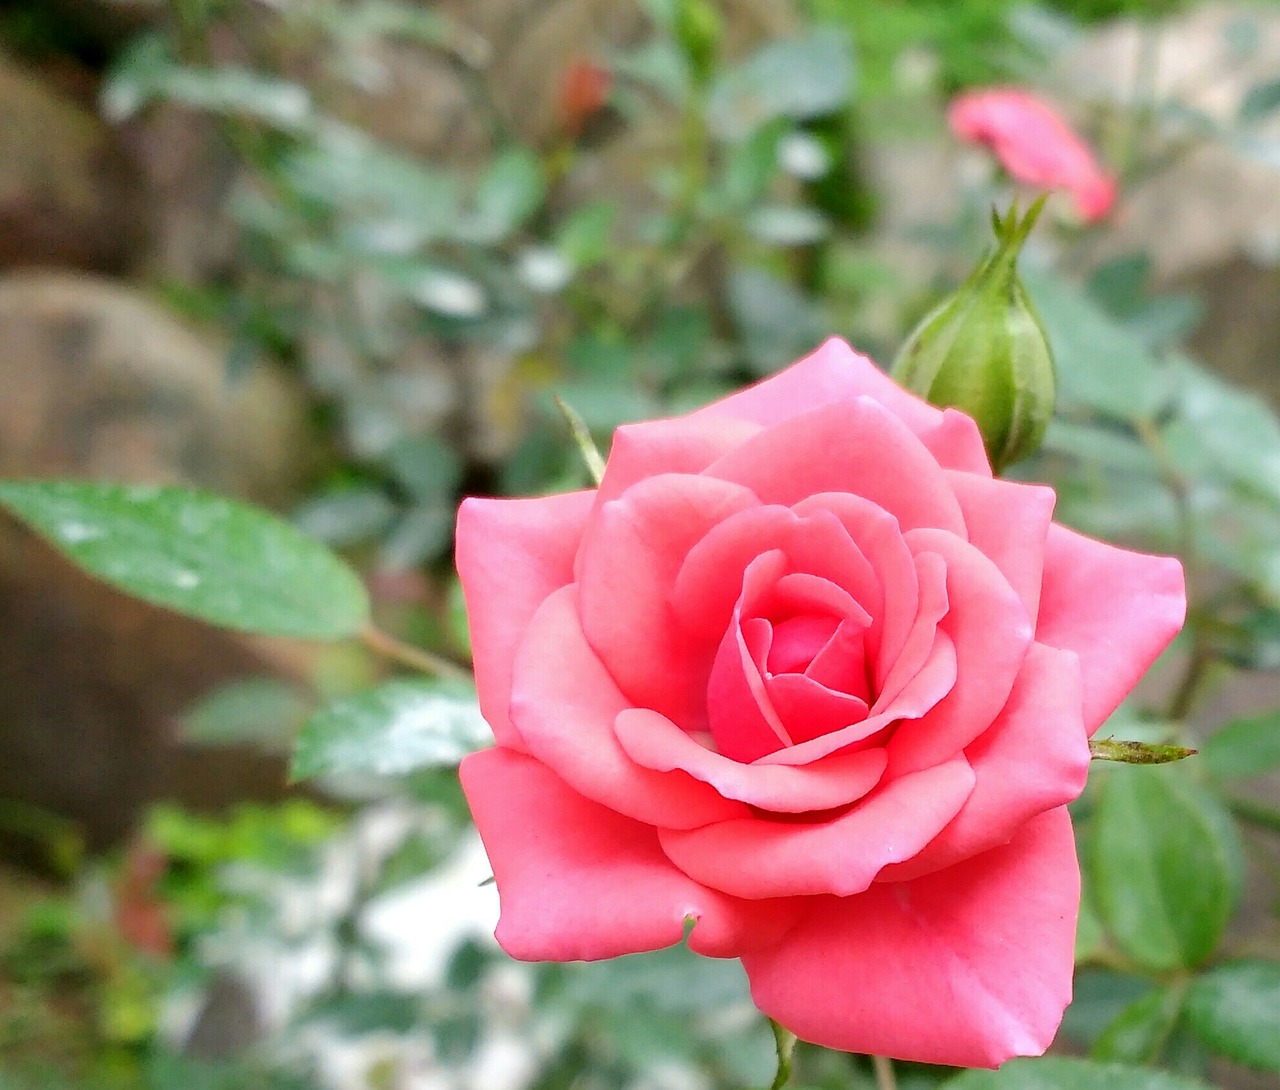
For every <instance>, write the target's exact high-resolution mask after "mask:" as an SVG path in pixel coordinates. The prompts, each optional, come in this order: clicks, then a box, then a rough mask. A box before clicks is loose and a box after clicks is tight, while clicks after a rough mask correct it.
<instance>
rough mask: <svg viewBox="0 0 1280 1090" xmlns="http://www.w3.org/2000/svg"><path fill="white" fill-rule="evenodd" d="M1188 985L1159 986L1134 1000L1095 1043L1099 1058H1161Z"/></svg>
mask: <svg viewBox="0 0 1280 1090" xmlns="http://www.w3.org/2000/svg"><path fill="white" fill-rule="evenodd" d="M1185 999H1186V989H1185V988H1181V987H1173V988H1168V989H1161V988H1156V989H1153V990H1152V991H1150V992H1148V993H1147V994H1146V995H1144V996H1143V997H1142V998H1141V999H1139V1000H1137V1001H1135V1002H1134V1003H1131V1004H1130V1005H1129V1006H1127V1007H1126V1008H1125V1009H1124V1010H1123V1011H1121V1012H1120V1015H1119V1017H1118V1018H1116V1020H1115V1021H1114V1022H1112V1023H1111V1025H1109V1026H1108V1027H1107V1028H1106V1030H1105V1031H1104V1032H1103V1034H1102V1036H1101V1037H1100V1038H1098V1040H1097V1041H1096V1042H1095V1043H1094V1046H1093V1049H1092V1053H1091V1054H1092V1056H1093V1058H1094V1059H1095V1060H1117V1061H1120V1062H1122V1063H1135V1064H1149V1063H1153V1062H1154V1061H1155V1060H1156V1059H1158V1058H1159V1056H1160V1054H1161V1053H1162V1052H1163V1051H1164V1047H1165V1044H1166V1043H1167V1042H1168V1040H1169V1037H1170V1035H1171V1034H1172V1033H1173V1029H1174V1026H1175V1025H1176V1024H1177V1021H1178V1016H1179V1015H1180V1014H1181V1013H1182V1004H1183V1001H1184V1000H1185Z"/></svg>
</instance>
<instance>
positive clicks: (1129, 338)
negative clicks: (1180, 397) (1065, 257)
mask: <svg viewBox="0 0 1280 1090" xmlns="http://www.w3.org/2000/svg"><path fill="white" fill-rule="evenodd" d="M1021 275H1022V281H1023V283H1024V284H1025V285H1026V288H1027V292H1028V294H1029V295H1030V296H1031V299H1032V301H1033V302H1034V303H1035V305H1036V310H1037V311H1038V312H1039V315H1040V318H1041V320H1042V321H1043V323H1044V327H1045V332H1046V333H1047V334H1048V337H1049V344H1050V346H1051V347H1052V349H1053V354H1054V359H1055V360H1056V362H1057V369H1058V382H1059V390H1058V395H1059V407H1060V408H1061V409H1071V408H1073V407H1080V408H1085V409H1091V410H1093V411H1095V412H1099V413H1102V414H1103V415H1105V416H1109V417H1111V418H1112V419H1115V420H1126V421H1127V420H1148V419H1151V418H1152V417H1154V416H1155V415H1156V414H1157V412H1158V411H1159V410H1160V408H1161V407H1162V406H1163V405H1164V404H1165V402H1166V401H1167V400H1168V397H1169V380H1168V378H1167V376H1166V375H1165V374H1164V373H1163V371H1162V370H1161V369H1160V367H1159V365H1158V363H1157V361H1156V359H1155V357H1154V356H1152V354H1151V353H1150V352H1149V351H1148V350H1147V347H1146V345H1144V344H1143V343H1142V341H1141V340H1140V339H1139V338H1138V337H1136V336H1135V335H1134V334H1133V333H1131V332H1130V331H1129V330H1127V329H1125V328H1124V327H1123V326H1122V325H1120V323H1118V322H1117V321H1116V320H1115V319H1114V318H1112V317H1111V316H1110V315H1108V314H1107V313H1106V312H1105V311H1104V310H1103V309H1102V308H1101V307H1099V306H1098V305H1097V303H1096V302H1094V301H1093V300H1092V299H1090V298H1089V297H1088V296H1087V295H1085V294H1084V293H1083V292H1081V291H1079V290H1078V289H1076V288H1074V287H1072V286H1071V285H1069V284H1067V283H1066V282H1064V281H1063V280H1061V279H1059V278H1058V277H1056V276H1054V275H1053V274H1051V273H1049V272H1046V271H1044V270H1043V269H1035V268H1023V269H1022V270H1021Z"/></svg>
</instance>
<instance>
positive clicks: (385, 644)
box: [360, 624, 471, 681]
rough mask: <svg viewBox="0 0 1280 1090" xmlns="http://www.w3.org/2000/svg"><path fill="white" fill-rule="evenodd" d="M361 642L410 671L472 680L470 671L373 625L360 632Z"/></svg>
mask: <svg viewBox="0 0 1280 1090" xmlns="http://www.w3.org/2000/svg"><path fill="white" fill-rule="evenodd" d="M360 640H361V642H362V643H363V644H364V645H365V646H366V647H367V648H369V650H370V651H373V652H374V653H375V654H378V655H381V656H382V657H383V658H388V659H391V660H392V661H394V662H398V663H400V664H401V665H403V666H408V667H409V668H410V669H413V670H419V671H421V672H422V673H424V674H432V675H434V676H435V677H443V678H449V679H450V680H451V681H470V680H471V671H470V670H467V669H465V668H464V667H462V666H459V665H458V664H457V663H456V662H452V661H451V660H449V659H446V658H443V657H442V656H440V655H436V654H433V653H432V652H430V651H424V650H423V649H422V648H421V647H413V646H411V645H410V644H407V643H402V642H401V641H400V640H398V639H396V638H395V637H394V636H392V635H389V634H388V633H386V632H383V631H382V629H380V628H377V627H376V626H374V625H373V624H367V625H365V626H364V628H362V629H361V630H360Z"/></svg>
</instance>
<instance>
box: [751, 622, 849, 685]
mask: <svg viewBox="0 0 1280 1090" xmlns="http://www.w3.org/2000/svg"><path fill="white" fill-rule="evenodd" d="M839 627H840V621H839V620H838V619H837V618H835V617H832V616H830V615H829V614H826V615H824V614H818V615H817V616H813V615H809V616H803V615H802V616H799V617H792V618H791V619H790V620H786V621H782V622H781V623H778V624H775V625H774V626H773V642H772V643H771V644H770V645H769V657H768V659H766V660H765V666H766V667H767V669H768V670H769V672H770V673H772V674H783V673H791V672H792V671H802V670H804V668H805V667H806V666H807V665H809V663H810V662H812V661H813V657H814V656H815V655H816V654H817V653H818V652H819V651H821V650H822V649H823V648H824V647H825V646H826V645H827V642H828V641H829V640H830V639H831V637H832V636H834V635H835V634H836V630H837V629H838V628H839Z"/></svg>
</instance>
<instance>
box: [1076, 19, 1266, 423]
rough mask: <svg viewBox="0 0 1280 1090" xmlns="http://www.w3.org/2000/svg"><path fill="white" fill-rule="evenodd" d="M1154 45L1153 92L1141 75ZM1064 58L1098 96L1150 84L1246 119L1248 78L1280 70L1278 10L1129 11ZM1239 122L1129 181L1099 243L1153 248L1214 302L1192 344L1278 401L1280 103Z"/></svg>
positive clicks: (1156, 258)
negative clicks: (1151, 18) (1154, 19)
mask: <svg viewBox="0 0 1280 1090" xmlns="http://www.w3.org/2000/svg"><path fill="white" fill-rule="evenodd" d="M1144 34H1145V35H1149V36H1150V37H1148V38H1147V40H1146V41H1145V42H1144V38H1143V36H1144ZM1144 46H1145V48H1146V49H1147V50H1148V51H1149V52H1148V64H1149V68H1148V71H1149V73H1150V76H1149V91H1146V92H1144V91H1142V90H1141V87H1142V81H1141V79H1140V75H1139V73H1140V65H1141V64H1142V60H1141V57H1142V54H1143V49H1144ZM1061 70H1062V73H1063V75H1064V78H1065V79H1066V80H1067V81H1069V83H1070V85H1071V86H1073V87H1076V88H1079V89H1080V92H1081V93H1083V95H1084V96H1085V97H1086V98H1089V99H1092V100H1094V101H1102V102H1110V103H1115V104H1117V105H1119V106H1126V105H1130V106H1131V104H1132V102H1133V100H1134V96H1135V94H1143V93H1146V94H1150V95H1151V97H1152V98H1153V99H1154V100H1155V101H1176V102H1178V103H1180V105H1181V106H1182V107H1185V108H1187V109H1189V110H1191V111H1194V113H1195V114H1196V115H1200V116H1201V117H1203V118H1206V119H1210V120H1211V121H1212V122H1213V123H1214V124H1216V125H1218V126H1221V127H1222V128H1223V129H1224V130H1231V129H1237V125H1236V118H1237V115H1238V113H1239V110H1240V106H1241V103H1242V102H1243V101H1244V100H1245V97H1246V96H1247V95H1248V93H1249V91H1250V89H1251V88H1254V87H1257V86H1260V85H1262V84H1265V83H1269V82H1272V81H1274V79H1275V77H1276V73H1277V72H1280V11H1277V10H1276V9H1274V8H1269V7H1264V6H1261V5H1256V4H1243V3H1207V4H1198V5H1192V6H1190V7H1189V8H1188V9H1187V10H1186V11H1185V12H1184V13H1183V14H1181V15H1178V16H1177V17H1175V18H1171V19H1167V20H1164V21H1162V22H1160V23H1159V24H1156V25H1154V26H1148V27H1145V28H1144V26H1143V25H1141V24H1138V23H1136V22H1134V21H1132V20H1123V21H1119V22H1116V23H1115V24H1113V25H1111V26H1109V27H1107V28H1105V29H1103V30H1102V31H1100V32H1099V33H1098V34H1096V35H1093V36H1091V37H1090V38H1089V40H1087V41H1086V42H1085V43H1084V44H1083V45H1082V46H1081V47H1080V48H1079V49H1076V50H1073V51H1072V52H1070V53H1069V54H1067V55H1066V56H1065V57H1064V58H1063V64H1062V69H1061ZM1185 124H1186V123H1185V122H1180V121H1178V120H1177V118H1176V117H1175V118H1172V119H1169V120H1166V121H1165V122H1164V123H1163V126H1164V133H1163V134H1164V136H1165V137H1166V138H1168V139H1173V140H1176V139H1178V126H1179V125H1183V126H1184V127H1185ZM1237 131H1240V132H1242V133H1244V132H1247V138H1246V139H1240V140H1236V139H1233V138H1231V137H1224V138H1222V139H1211V138H1205V139H1201V140H1200V141H1199V143H1198V145H1197V146H1195V147H1194V150H1190V151H1189V152H1188V153H1187V154H1185V155H1183V156H1181V157H1178V158H1176V159H1175V160H1174V161H1173V162H1171V163H1170V164H1169V165H1168V166H1167V167H1165V168H1163V169H1160V170H1158V171H1157V172H1155V173H1154V175H1153V176H1152V177H1151V178H1150V179H1147V180H1144V181H1142V182H1141V183H1140V184H1137V185H1134V186H1132V187H1130V188H1129V190H1128V191H1127V192H1124V193H1122V195H1121V204H1120V207H1119V209H1118V214H1117V215H1116V218H1115V223H1114V229H1113V230H1112V231H1110V232H1108V234H1107V235H1106V236H1105V237H1104V239H1103V241H1102V245H1101V247H1100V249H1099V253H1100V254H1101V255H1103V256H1105V255H1119V254H1127V253H1135V252H1140V251H1145V252H1147V253H1149V254H1150V255H1151V257H1152V259H1153V271H1154V274H1155V277H1156V279H1157V280H1158V281H1159V282H1160V283H1161V285H1162V286H1166V287H1169V288H1172V289H1173V290H1177V291H1185V292H1191V293H1193V294H1195V295H1197V296H1199V297H1200V298H1201V299H1202V300H1203V302H1204V304H1205V316H1204V320H1203V321H1202V323H1201V325H1200V327H1199V328H1198V329H1197V330H1196V332H1195V334H1194V335H1193V337H1192V339H1191V349H1192V351H1193V352H1195V353H1196V354H1197V355H1198V356H1200V357H1202V358H1203V359H1205V360H1206V361H1207V362H1209V363H1211V364H1212V365H1213V366H1214V367H1215V368H1217V369H1218V370H1220V371H1222V372H1223V373H1224V374H1226V375H1228V376H1229V377H1230V378H1232V379H1233V380H1235V381H1237V382H1241V383H1244V384H1246V385H1249V386H1251V387H1253V388H1254V389H1255V390H1258V391H1259V392H1261V393H1263V394H1265V395H1267V396H1268V397H1270V399H1271V401H1272V403H1273V404H1274V405H1277V406H1280V376H1278V375H1277V372H1276V367H1275V361H1276V360H1277V358H1280V311H1277V309H1276V307H1275V305H1274V300H1275V298H1276V291H1277V289H1280V112H1272V113H1271V115H1270V116H1268V117H1266V118H1263V119H1261V120H1260V121H1259V122H1257V123H1254V124H1252V125H1250V126H1248V127H1247V129H1245V130H1239V129H1237ZM1246 145H1252V148H1253V149H1254V150H1253V151H1250V149H1249V147H1248V146H1246ZM1268 158H1269V161H1267V160H1268Z"/></svg>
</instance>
